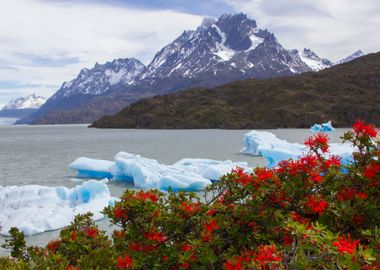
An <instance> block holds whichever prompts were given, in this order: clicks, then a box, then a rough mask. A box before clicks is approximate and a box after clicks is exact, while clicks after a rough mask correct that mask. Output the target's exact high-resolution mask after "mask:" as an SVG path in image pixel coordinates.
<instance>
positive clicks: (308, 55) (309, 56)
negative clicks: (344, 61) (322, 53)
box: [299, 48, 333, 71]
mask: <svg viewBox="0 0 380 270" xmlns="http://www.w3.org/2000/svg"><path fill="white" fill-rule="evenodd" d="M299 56H300V57H301V60H302V61H303V62H304V63H305V64H306V65H308V66H309V67H310V68H311V69H312V70H313V71H319V70H322V69H325V68H329V67H332V66H333V63H332V62H331V61H330V60H328V59H324V58H320V57H319V56H318V55H317V54H316V53H315V52H313V51H312V50H310V49H307V48H304V49H303V51H302V52H300V53H299Z"/></svg>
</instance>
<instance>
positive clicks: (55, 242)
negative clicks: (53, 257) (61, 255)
mask: <svg viewBox="0 0 380 270" xmlns="http://www.w3.org/2000/svg"><path fill="white" fill-rule="evenodd" d="M60 244H61V240H53V241H50V242H49V244H47V248H48V250H50V252H52V253H54V252H55V251H56V250H57V249H58V248H59V246H60Z"/></svg>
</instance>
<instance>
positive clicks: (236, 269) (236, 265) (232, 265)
mask: <svg viewBox="0 0 380 270" xmlns="http://www.w3.org/2000/svg"><path fill="white" fill-rule="evenodd" d="M224 269H226V270H243V269H244V267H243V265H242V259H241V258H240V257H238V258H232V259H231V260H227V261H226V263H225V264H224Z"/></svg>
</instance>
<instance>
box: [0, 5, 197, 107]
mask: <svg viewBox="0 0 380 270" xmlns="http://www.w3.org/2000/svg"><path fill="white" fill-rule="evenodd" d="M201 21H202V17H201V16H195V15H189V14H185V13H180V12H175V11H169V10H168V11H165V10H160V11H153V10H151V11H147V10H134V9H130V8H127V7H122V6H111V5H102V4H99V3H98V4H94V3H88V2H87V3H86V2H83V3H81V4H79V3H75V4H73V3H71V4H69V3H66V4H65V3H62V2H53V1H50V2H48V1H39V0H12V1H1V2H0V81H13V80H16V81H17V82H19V83H21V84H26V85H27V84H34V85H42V86H44V85H45V86H46V85H49V86H56V87H59V86H60V85H61V84H62V82H63V81H66V80H71V79H72V78H73V77H74V76H75V75H76V74H77V73H78V72H79V70H80V69H81V68H83V67H92V66H93V65H94V64H95V62H99V63H104V62H106V61H110V60H113V59H115V58H125V57H135V58H138V59H139V60H141V61H143V62H144V63H145V64H146V63H148V62H149V61H150V60H151V58H152V57H153V55H154V53H155V52H156V51H158V50H159V49H160V48H161V47H163V46H164V45H165V44H167V43H168V42H170V41H172V40H173V39H174V38H176V37H177V36H178V35H179V34H181V32H183V30H185V29H194V28H196V27H197V26H198V25H199V24H200V22H201ZM60 61H62V62H63V63H64V64H62V65H59V62H60ZM50 62H51V63H53V65H52V64H51V63H50ZM46 89H47V88H45V89H41V90H40V89H32V90H33V91H35V92H36V93H37V94H42V92H44V94H45V95H47V96H49V95H51V94H53V92H54V90H57V89H54V88H52V89H51V91H50V92H49V91H47V90H46ZM11 90H12V89H8V92H9V91H11ZM32 90H31V91H32ZM13 91H14V93H13V94H8V95H5V94H4V93H3V94H1V92H0V106H1V104H4V103H5V102H6V101H7V100H8V99H10V98H14V97H17V96H19V95H20V94H22V93H25V92H27V89H22V90H20V89H13ZM47 92H48V93H47Z"/></svg>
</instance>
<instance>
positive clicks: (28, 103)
mask: <svg viewBox="0 0 380 270" xmlns="http://www.w3.org/2000/svg"><path fill="white" fill-rule="evenodd" d="M45 102H46V99H45V98H44V97H41V96H37V95H36V94H34V93H33V94H31V95H29V96H27V97H19V98H16V99H12V100H11V101H9V102H8V104H7V105H5V106H4V108H3V109H2V110H21V109H38V108H40V107H41V106H42V105H43V104H44V103H45Z"/></svg>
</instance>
